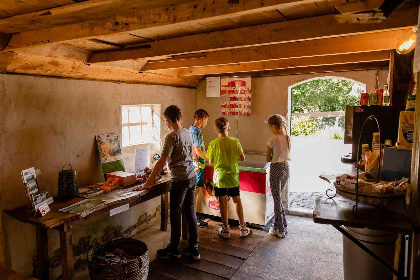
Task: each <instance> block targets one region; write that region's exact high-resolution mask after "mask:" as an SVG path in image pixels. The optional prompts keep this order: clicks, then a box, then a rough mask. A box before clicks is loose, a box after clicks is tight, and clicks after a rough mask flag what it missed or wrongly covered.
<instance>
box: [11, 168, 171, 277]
mask: <svg viewBox="0 0 420 280" xmlns="http://www.w3.org/2000/svg"><path fill="white" fill-rule="evenodd" d="M134 187H136V186H131V187H129V188H126V189H117V190H114V191H112V192H110V193H107V194H102V195H99V196H95V197H93V198H92V199H102V200H105V203H104V204H102V205H100V206H99V207H96V208H93V209H91V210H89V211H86V212H83V213H81V214H72V213H65V212H60V211H58V210H59V209H62V208H63V207H66V206H69V205H72V204H74V203H77V202H79V201H82V200H84V199H83V198H79V197H75V198H71V199H66V200H58V198H55V202H54V203H52V204H50V209H51V211H50V212H49V213H47V214H46V215H45V216H44V217H34V215H33V213H32V211H31V209H30V207H29V205H25V206H22V207H18V208H15V209H11V210H5V212H6V213H7V214H8V215H10V216H11V217H13V218H15V219H17V220H19V221H21V222H24V223H29V224H33V225H35V226H36V241H37V242H36V243H37V258H38V278H39V279H49V271H48V235H47V229H54V230H57V231H59V232H60V247H61V266H62V270H63V279H64V280H67V279H72V278H73V276H74V260H73V250H72V244H73V243H72V233H71V229H72V227H74V226H80V225H84V224H89V223H91V222H92V221H95V220H99V219H101V218H104V217H107V216H110V210H111V209H114V208H116V207H119V206H122V205H126V204H128V206H129V208H131V207H133V206H135V205H137V204H140V203H143V202H145V201H148V200H150V199H153V198H155V197H158V196H160V197H161V230H162V231H166V230H167V224H168V215H169V207H168V206H169V203H168V201H169V200H168V192H169V190H170V175H165V176H163V178H162V179H161V180H160V181H159V182H158V183H157V184H156V185H154V186H153V187H152V188H150V189H148V190H144V191H134V192H133V191H132V189H133V188H134ZM124 193H131V194H130V196H124V195H123V194H124ZM117 215H118V214H117Z"/></svg>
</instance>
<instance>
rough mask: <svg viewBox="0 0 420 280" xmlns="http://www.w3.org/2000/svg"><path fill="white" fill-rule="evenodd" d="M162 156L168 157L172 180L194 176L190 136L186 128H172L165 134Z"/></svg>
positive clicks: (176, 180)
mask: <svg viewBox="0 0 420 280" xmlns="http://www.w3.org/2000/svg"><path fill="white" fill-rule="evenodd" d="M162 156H167V157H168V165H169V169H170V170H171V177H172V181H174V182H178V181H183V180H188V179H191V178H193V177H194V176H196V175H195V170H194V165H193V156H192V138H191V134H190V132H189V131H188V130H187V129H185V128H182V129H179V130H174V131H172V132H171V133H169V134H168V136H166V139H165V144H164V145H163V150H162Z"/></svg>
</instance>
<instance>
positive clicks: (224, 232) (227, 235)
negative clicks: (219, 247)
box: [219, 225, 230, 239]
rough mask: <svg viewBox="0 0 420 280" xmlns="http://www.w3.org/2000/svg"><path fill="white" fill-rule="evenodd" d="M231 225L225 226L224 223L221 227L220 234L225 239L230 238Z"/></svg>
mask: <svg viewBox="0 0 420 280" xmlns="http://www.w3.org/2000/svg"><path fill="white" fill-rule="evenodd" d="M229 230H230V227H229V226H227V227H225V226H224V225H222V227H221V228H219V235H220V236H221V237H223V238H225V239H229V238H230V232H229Z"/></svg>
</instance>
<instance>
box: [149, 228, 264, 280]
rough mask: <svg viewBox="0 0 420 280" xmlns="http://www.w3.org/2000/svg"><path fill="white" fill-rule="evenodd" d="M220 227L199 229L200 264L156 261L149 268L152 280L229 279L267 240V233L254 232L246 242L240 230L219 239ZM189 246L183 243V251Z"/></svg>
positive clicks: (182, 260) (232, 230) (182, 259)
mask: <svg viewBox="0 0 420 280" xmlns="http://www.w3.org/2000/svg"><path fill="white" fill-rule="evenodd" d="M220 225H221V223H218V222H214V221H210V222H209V226H208V227H207V228H200V229H199V234H200V243H199V246H200V255H201V260H200V261H197V262H191V261H188V260H187V259H185V258H184V257H182V258H181V259H180V260H170V261H162V260H159V259H157V260H155V261H153V262H152V263H151V264H150V270H149V278H148V279H151V280H155V279H156V280H173V279H182V280H184V279H185V280H189V279H191V280H198V279H200V280H201V279H203V280H207V279H230V278H232V277H233V275H234V274H235V273H236V271H237V270H238V269H239V268H240V267H241V266H242V264H243V263H244V262H245V260H246V259H247V258H248V256H249V255H250V254H251V253H252V251H253V250H254V249H255V248H256V247H257V245H258V243H260V241H261V240H262V239H263V238H264V236H265V235H266V232H264V231H260V230H255V229H253V230H252V235H251V236H249V237H247V238H240V237H239V228H238V227H232V228H231V238H230V239H228V240H226V239H223V238H221V237H219V234H218V229H219V227H220ZM186 246H187V242H186V241H182V242H181V250H182V249H183V248H185V247H186Z"/></svg>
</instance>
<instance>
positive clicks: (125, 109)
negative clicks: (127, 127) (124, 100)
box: [121, 106, 128, 124]
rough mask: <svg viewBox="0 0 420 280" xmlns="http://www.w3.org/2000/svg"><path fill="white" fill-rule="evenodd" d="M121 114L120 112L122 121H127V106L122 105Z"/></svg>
mask: <svg viewBox="0 0 420 280" xmlns="http://www.w3.org/2000/svg"><path fill="white" fill-rule="evenodd" d="M121 114H122V123H123V124H125V123H128V108H127V107H124V106H123V107H122V108H121Z"/></svg>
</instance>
